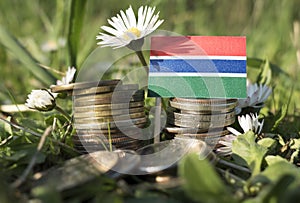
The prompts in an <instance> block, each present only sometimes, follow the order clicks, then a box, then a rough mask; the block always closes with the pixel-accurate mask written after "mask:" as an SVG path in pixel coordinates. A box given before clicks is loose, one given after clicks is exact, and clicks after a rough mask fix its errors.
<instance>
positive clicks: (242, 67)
mask: <svg viewBox="0 0 300 203" xmlns="http://www.w3.org/2000/svg"><path fill="white" fill-rule="evenodd" d="M150 72H182V73H184V72H191V73H192V72H199V73H246V60H205V59H204V60H203V59H170V60H169V59H159V60H157V59H155V60H150Z"/></svg>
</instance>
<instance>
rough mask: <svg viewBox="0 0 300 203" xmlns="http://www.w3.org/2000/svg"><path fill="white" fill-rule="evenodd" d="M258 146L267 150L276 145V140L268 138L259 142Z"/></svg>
mask: <svg viewBox="0 0 300 203" xmlns="http://www.w3.org/2000/svg"><path fill="white" fill-rule="evenodd" d="M257 144H259V145H261V146H264V147H266V148H271V147H272V146H274V145H275V144H276V140H274V139H272V138H269V137H267V138H263V139H260V140H258V141H257Z"/></svg>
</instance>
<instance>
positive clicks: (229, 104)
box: [166, 98, 237, 147]
mask: <svg viewBox="0 0 300 203" xmlns="http://www.w3.org/2000/svg"><path fill="white" fill-rule="evenodd" d="M236 105H237V100H236V99H188V98H173V99H170V101H169V107H168V108H167V116H168V117H167V127H166V131H167V134H168V135H169V136H171V137H175V138H178V139H185V138H194V139H201V140H204V141H205V142H206V143H207V144H208V145H209V146H211V147H215V146H216V144H217V141H218V139H219V138H220V137H221V136H224V135H226V134H228V131H227V130H226V127H227V126H229V125H231V124H233V123H234V121H235V112H234V108H235V107H236Z"/></svg>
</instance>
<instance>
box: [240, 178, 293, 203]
mask: <svg viewBox="0 0 300 203" xmlns="http://www.w3.org/2000/svg"><path fill="white" fill-rule="evenodd" d="M293 182H294V177H293V176H292V175H284V176H281V177H280V178H279V179H278V180H277V181H276V182H275V183H269V185H267V186H264V188H263V190H262V191H261V192H260V193H259V194H258V195H257V196H256V197H255V198H251V199H247V200H246V201H243V203H260V202H274V203H276V202H290V201H287V196H288V195H287V194H289V193H288V191H290V190H291V188H290V185H291V184H292V183H293Z"/></svg>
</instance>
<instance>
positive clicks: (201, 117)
mask: <svg viewBox="0 0 300 203" xmlns="http://www.w3.org/2000/svg"><path fill="white" fill-rule="evenodd" d="M167 114H168V117H170V118H173V119H178V120H192V121H204V122H209V121H223V120H227V119H232V118H235V112H234V111H232V112H229V113H225V114H224V113H222V114H188V113H177V112H172V110H170V109H167Z"/></svg>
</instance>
